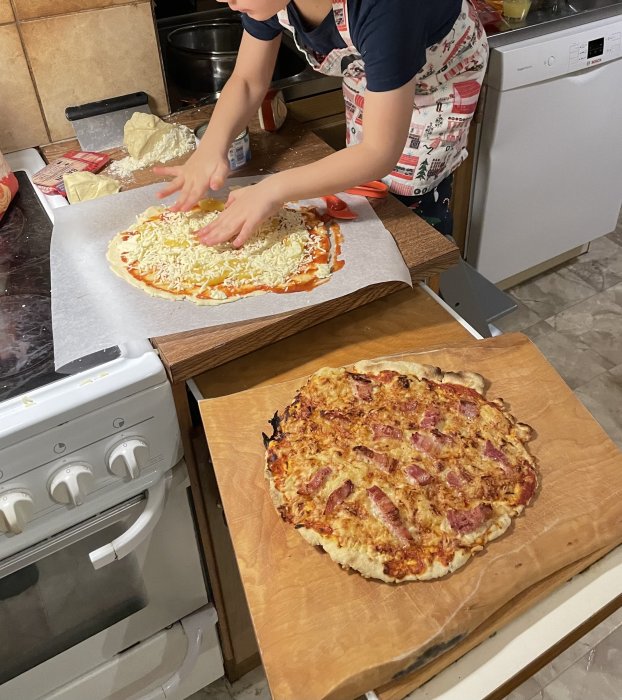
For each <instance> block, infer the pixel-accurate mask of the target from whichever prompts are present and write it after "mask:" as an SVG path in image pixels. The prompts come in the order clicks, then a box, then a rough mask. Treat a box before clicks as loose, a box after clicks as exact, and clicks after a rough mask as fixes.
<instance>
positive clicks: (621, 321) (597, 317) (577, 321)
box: [547, 283, 622, 365]
mask: <svg viewBox="0 0 622 700" xmlns="http://www.w3.org/2000/svg"><path fill="white" fill-rule="evenodd" d="M547 321H548V323H549V324H550V325H552V326H553V327H554V328H555V330H556V331H558V332H559V333H561V334H562V335H564V336H566V337H568V338H570V339H571V340H574V341H579V342H581V343H583V345H586V346H589V347H590V348H591V349H592V350H594V351H595V352H597V353H598V354H599V355H601V356H602V357H604V358H606V359H607V360H609V361H610V362H612V363H613V364H614V365H619V364H622V340H621V338H622V283H620V284H617V285H615V286H614V287H611V288H610V289H607V290H606V291H604V292H600V293H599V294H595V295H593V296H592V297H590V298H589V299H586V300H585V301H583V302H580V303H578V304H575V305H574V306H571V307H570V308H568V309H566V310H564V311H561V312H560V313H557V314H555V315H554V316H553V317H551V318H548V319H547Z"/></svg>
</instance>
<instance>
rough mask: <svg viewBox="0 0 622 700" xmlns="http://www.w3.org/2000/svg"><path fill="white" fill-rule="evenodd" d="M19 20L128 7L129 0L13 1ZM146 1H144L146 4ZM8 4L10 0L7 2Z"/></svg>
mask: <svg viewBox="0 0 622 700" xmlns="http://www.w3.org/2000/svg"><path fill="white" fill-rule="evenodd" d="M13 1H14V3H15V12H16V14H17V18H18V19H37V18H39V17H49V16H51V15H66V14H68V13H69V12H80V11H81V10H96V9H99V8H102V7H111V6H113V5H126V4H128V0H13ZM144 1H145V0H143V2H144ZM7 2H8V0H7Z"/></svg>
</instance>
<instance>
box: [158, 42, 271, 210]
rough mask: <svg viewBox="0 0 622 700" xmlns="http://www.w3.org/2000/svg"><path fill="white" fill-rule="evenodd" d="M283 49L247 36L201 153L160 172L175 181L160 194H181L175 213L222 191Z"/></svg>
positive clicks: (220, 99)
mask: <svg viewBox="0 0 622 700" xmlns="http://www.w3.org/2000/svg"><path fill="white" fill-rule="evenodd" d="M280 44H281V37H280V35H279V36H278V37H276V38H275V39H272V40H271V41H262V40H260V39H255V38H254V37H253V36H251V35H250V34H248V33H247V32H244V34H243V36H242V42H241V44H240V49H239V52H238V58H237V60H236V64H235V68H234V70H233V73H232V74H231V77H230V78H229V79H228V80H227V82H226V84H225V86H224V88H223V90H222V92H221V94H220V97H219V99H218V102H217V103H216V107H215V108H214V112H213V114H212V117H211V119H210V122H209V125H208V127H207V130H206V132H205V134H204V136H203V138H202V139H201V143H200V144H199V146H198V148H197V150H196V151H195V152H194V153H193V154H192V155H191V156H190V158H188V160H187V161H186V163H184V165H181V166H177V167H161V168H154V172H155V173H156V174H158V175H173V176H174V179H173V181H172V182H170V183H169V184H168V185H167V186H166V187H164V188H163V189H162V190H160V192H158V197H160V198H162V197H166V196H167V195H169V194H172V193H173V192H179V196H178V198H177V201H176V202H175V204H174V205H173V209H175V210H177V211H188V210H189V209H191V208H192V207H193V206H194V205H195V204H196V202H197V200H198V199H199V198H200V197H201V196H202V195H203V193H204V192H205V191H206V190H207V189H208V188H209V189H213V190H217V189H220V188H221V187H222V186H223V184H224V181H225V179H226V177H227V175H228V173H229V162H228V160H227V154H228V152H229V148H230V146H231V143H232V142H233V140H234V139H235V137H236V136H237V135H238V134H239V133H240V132H241V131H243V130H244V129H245V128H246V126H247V124H248V122H249V121H250V119H251V117H252V116H253V114H255V112H256V111H257V110H258V109H259V105H260V104H261V101H262V100H263V98H264V97H265V95H266V91H267V90H268V88H269V86H270V82H271V81H272V73H273V71H274V65H275V63H276V56H277V53H278V50H279V46H280Z"/></svg>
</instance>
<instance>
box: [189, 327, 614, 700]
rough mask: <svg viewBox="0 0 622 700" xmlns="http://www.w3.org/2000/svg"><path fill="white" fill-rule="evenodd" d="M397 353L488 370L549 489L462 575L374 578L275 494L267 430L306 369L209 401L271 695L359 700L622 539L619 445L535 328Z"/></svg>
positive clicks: (215, 449) (219, 469)
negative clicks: (286, 518)
mask: <svg viewBox="0 0 622 700" xmlns="http://www.w3.org/2000/svg"><path fill="white" fill-rule="evenodd" d="M387 350H388V353H390V347H388V348H387ZM400 359H412V360H415V361H417V362H424V363H431V364H435V365H438V366H440V367H442V368H444V369H450V370H452V369H453V370H456V369H458V370H459V369H469V370H474V371H477V372H480V373H481V374H483V375H484V376H485V377H486V378H487V379H488V380H489V382H490V387H489V389H488V396H489V397H502V398H503V399H504V400H505V401H506V402H507V403H508V404H509V406H510V409H511V411H512V412H513V413H514V415H515V416H516V417H517V418H518V419H519V420H520V421H523V422H527V423H529V424H530V425H531V426H533V427H534V428H535V430H536V432H537V436H536V438H535V439H534V440H533V441H532V442H531V443H530V446H531V450H532V452H533V454H534V455H535V456H536V457H537V459H538V462H539V468H540V475H541V482H542V487H541V491H540V493H539V495H538V496H537V498H536V500H535V502H534V503H533V505H532V506H530V507H529V508H527V509H526V512H525V514H524V515H523V516H521V517H520V518H519V519H517V520H516V521H515V523H514V525H513V526H512V527H511V528H510V530H509V531H508V532H507V533H506V534H505V535H504V536H503V537H501V538H500V539H498V540H496V541H494V542H492V543H490V545H489V546H488V547H487V548H486V550H485V551H484V552H482V553H480V554H478V555H477V556H476V557H475V558H474V559H472V560H471V561H470V562H469V563H468V564H467V565H466V566H464V567H463V568H462V569H460V570H458V571H457V572H455V573H454V574H452V575H450V576H448V577H445V578H443V579H440V580H436V581H431V582H413V583H405V584H400V585H390V584H386V583H382V582H376V581H368V580H365V579H364V578H363V577H361V576H360V575H359V574H357V573H354V572H348V571H344V570H342V569H341V568H340V567H338V566H337V565H336V564H334V563H333V562H332V561H331V560H330V558H329V557H328V556H327V555H326V554H324V553H322V552H321V551H319V550H318V549H317V548H314V547H311V546H309V545H308V544H307V543H306V542H305V541H304V540H303V539H302V537H300V536H299V535H298V534H297V533H296V532H295V530H293V529H292V528H290V527H288V526H286V525H285V524H284V523H283V522H282V521H281V519H280V518H279V517H278V515H277V513H276V511H275V509H274V507H273V505H272V502H271V501H270V498H269V496H268V492H267V489H266V486H265V483H264V477H263V458H264V449H263V445H262V441H261V432H262V431H266V430H267V429H268V428H269V426H268V424H267V421H268V419H269V418H270V417H271V416H272V415H273V413H274V411H275V410H276V409H282V408H283V407H284V406H285V405H286V404H287V403H288V402H289V401H291V399H292V397H293V396H294V393H295V391H296V389H297V387H298V386H299V385H300V384H302V383H303V381H304V379H305V378H304V377H303V378H301V379H299V380H292V381H288V382H284V383H281V384H277V385H272V386H262V387H258V388H256V389H251V390H249V391H246V392H241V393H238V394H233V395H230V396H226V397H221V398H216V399H209V400H206V401H203V402H201V412H202V416H203V422H204V426H205V429H206V433H207V438H208V444H209V447H210V451H211V456H212V460H213V463H214V469H215V472H216V477H217V480H218V485H219V489H220V494H221V497H222V502H223V506H224V510H225V515H226V519H227V523H228V525H229V529H230V532H231V537H232V540H233V544H234V548H235V552H236V556H237V560H238V564H239V567H240V573H241V576H242V581H243V584H244V588H245V592H246V596H247V599H248V603H249V607H250V611H251V615H252V618H253V624H254V627H255V632H256V634H257V639H258V643H259V648H260V651H261V655H262V659H263V663H264V666H265V670H266V674H267V677H268V682H269V685H270V690H271V692H272V695H273V698H274V699H275V700H292V699H294V698H295V699H296V700H318V699H320V698H331V699H333V698H334V699H341V698H344V699H352V698H355V697H357V696H358V695H360V694H362V693H364V692H365V691H367V690H370V689H372V688H378V687H380V686H382V685H384V684H387V683H389V682H391V681H392V680H394V679H396V678H399V677H401V676H402V675H403V674H404V673H407V672H409V671H410V670H414V669H416V668H419V667H421V665H422V664H423V663H425V662H427V661H431V660H432V659H434V658H435V657H439V656H440V655H441V654H442V653H443V652H445V651H447V650H449V649H451V648H452V647H454V646H456V645H457V644H459V643H460V642H461V641H462V640H464V639H465V638H467V637H468V635H469V634H470V633H472V632H473V631H474V630H475V629H476V628H477V627H478V626H481V625H482V624H483V623H485V622H486V620H488V619H489V618H492V616H494V614H495V612H496V611H499V610H500V609H501V608H502V607H503V606H504V605H506V604H507V603H508V602H509V601H511V600H512V599H513V598H515V597H516V596H518V595H519V594H520V593H521V592H523V591H525V590H526V589H527V588H529V587H531V586H534V585H535V584H538V583H539V584H540V585H541V586H544V587H546V586H550V588H551V590H552V588H554V587H556V586H558V585H560V583H561V580H563V579H560V578H559V577H555V576H552V574H554V573H556V572H559V571H560V570H561V569H563V568H564V567H568V566H569V565H571V564H573V563H575V562H578V561H579V560H581V559H583V558H588V557H589V555H591V554H593V553H594V552H597V551H600V552H602V554H601V556H602V555H604V554H605V553H606V552H607V551H609V550H610V549H612V548H613V547H615V546H616V545H618V544H620V542H622V453H620V451H619V450H618V449H617V448H616V446H615V445H614V444H613V443H612V442H611V440H610V439H609V438H608V437H607V435H606V434H605V433H604V431H603V430H602V429H601V428H600V426H599V425H598V424H597V423H596V422H595V421H594V419H593V418H592V417H591V416H590V414H589V413H588V411H587V410H586V409H585V408H584V407H583V405H582V404H581V403H580V402H579V401H578V400H577V399H576V397H575V396H574V394H573V393H572V391H571V390H570V389H569V388H568V386H567V385H566V384H565V383H564V382H563V380H562V379H561V378H560V377H559V375H558V374H557V372H556V371H555V370H554V369H553V367H551V365H550V364H549V363H548V362H547V360H546V359H545V358H544V357H543V356H542V354H541V353H540V352H539V350H538V349H537V348H536V347H535V346H534V345H533V344H532V343H531V342H530V340H529V339H528V338H527V337H526V336H524V335H522V334H511V335H503V336H500V337H497V338H490V339H487V340H482V341H472V342H469V343H466V344H465V345H464V346H459V347H451V348H446V349H441V350H435V351H433V352H428V353H417V354H412V355H401V356H400ZM586 561H587V559H586ZM586 565H587V564H586ZM546 579H549V582H548V583H547V581H546ZM501 619H503V620H505V621H507V620H509V619H511V613H510V615H509V616H508V615H507V614H505V615H504V616H502V618H501ZM441 658H442V657H441ZM448 663H449V661H448ZM439 670H440V669H439Z"/></svg>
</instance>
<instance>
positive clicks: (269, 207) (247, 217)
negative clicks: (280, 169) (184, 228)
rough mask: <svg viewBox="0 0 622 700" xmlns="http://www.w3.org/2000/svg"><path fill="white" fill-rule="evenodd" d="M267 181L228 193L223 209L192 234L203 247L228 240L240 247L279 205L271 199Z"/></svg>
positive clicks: (272, 194)
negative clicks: (207, 223)
mask: <svg viewBox="0 0 622 700" xmlns="http://www.w3.org/2000/svg"><path fill="white" fill-rule="evenodd" d="M269 182H270V178H268V179H266V180H263V181H262V182H259V183H258V184H256V185H250V186H249V187H241V188H240V189H237V190H233V191H232V192H231V193H230V194H229V198H228V199H227V203H226V205H225V210H224V211H223V212H222V213H221V214H220V215H219V216H218V218H217V219H216V220H215V221H214V222H213V223H211V224H209V225H208V226H206V227H205V228H202V229H199V230H198V231H197V232H196V235H197V237H198V238H199V240H200V241H201V243H203V244H204V245H217V244H218V243H224V242H225V241H231V243H232V245H233V246H234V247H235V248H240V247H241V246H242V245H244V243H246V241H247V240H248V239H249V238H250V237H251V235H252V233H253V232H254V231H255V230H256V229H257V228H258V227H259V226H260V224H262V223H263V222H264V221H265V220H266V219H268V218H269V217H270V216H272V215H273V214H275V213H276V212H277V211H278V209H279V208H280V207H281V206H282V204H283V202H282V201H281V200H279V199H278V198H277V197H276V196H275V192H274V188H272V187H271V186H270V184H269Z"/></svg>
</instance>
